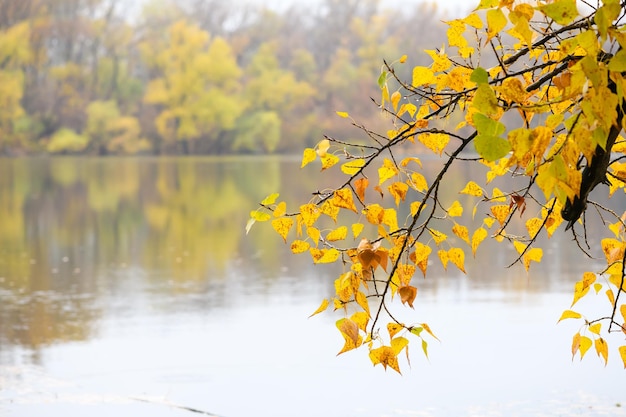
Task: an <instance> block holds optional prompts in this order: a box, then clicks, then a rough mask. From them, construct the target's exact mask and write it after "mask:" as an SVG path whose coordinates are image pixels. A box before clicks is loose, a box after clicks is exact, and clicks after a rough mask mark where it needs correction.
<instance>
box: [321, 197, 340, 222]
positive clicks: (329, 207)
mask: <svg viewBox="0 0 626 417" xmlns="http://www.w3.org/2000/svg"><path fill="white" fill-rule="evenodd" d="M319 210H320V213H321V214H325V215H327V216H328V217H330V218H331V219H333V220H334V221H335V222H336V221H337V216H338V215H339V207H337V206H335V205H334V204H333V202H332V200H326V201H324V203H323V204H322V206H321V207H320V208H319Z"/></svg>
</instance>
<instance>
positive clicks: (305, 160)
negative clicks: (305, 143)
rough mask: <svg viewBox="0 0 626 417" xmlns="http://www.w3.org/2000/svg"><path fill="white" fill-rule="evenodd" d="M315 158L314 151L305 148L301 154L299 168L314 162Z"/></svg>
mask: <svg viewBox="0 0 626 417" xmlns="http://www.w3.org/2000/svg"><path fill="white" fill-rule="evenodd" d="M315 158H317V153H316V152H315V149H312V148H305V149H304V152H303V153H302V164H301V165H300V168H304V167H305V166H307V165H308V164H310V163H311V162H313V161H315Z"/></svg>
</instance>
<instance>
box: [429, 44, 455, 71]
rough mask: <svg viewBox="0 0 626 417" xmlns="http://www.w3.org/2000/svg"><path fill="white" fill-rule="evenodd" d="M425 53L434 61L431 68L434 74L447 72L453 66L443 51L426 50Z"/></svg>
mask: <svg viewBox="0 0 626 417" xmlns="http://www.w3.org/2000/svg"><path fill="white" fill-rule="evenodd" d="M424 52H426V53H427V54H428V55H429V56H430V57H431V58H432V60H433V65H432V67H431V68H432V70H433V72H440V71H445V70H447V69H448V68H450V66H451V65H452V61H450V59H449V58H448V56H447V55H446V54H445V52H444V51H443V50H442V51H440V52H437V51H435V50H433V49H425V50H424Z"/></svg>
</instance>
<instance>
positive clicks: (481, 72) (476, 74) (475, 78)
mask: <svg viewBox="0 0 626 417" xmlns="http://www.w3.org/2000/svg"><path fill="white" fill-rule="evenodd" d="M470 81H472V82H475V83H476V84H485V83H488V82H489V74H488V73H487V70H485V69H484V68H482V67H478V68H476V69H475V70H474V71H472V75H470Z"/></svg>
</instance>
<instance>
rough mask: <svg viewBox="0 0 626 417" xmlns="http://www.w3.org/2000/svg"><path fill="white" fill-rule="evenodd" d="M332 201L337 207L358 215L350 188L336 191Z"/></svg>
mask: <svg viewBox="0 0 626 417" xmlns="http://www.w3.org/2000/svg"><path fill="white" fill-rule="evenodd" d="M331 201H332V203H333V204H334V205H335V206H337V207H340V208H345V209H348V210H352V211H353V212H355V213H358V212H357V210H356V206H355V205H354V200H353V199H352V191H350V189H349V188H342V189H340V190H337V191H335V194H334V195H333V198H332V200H331Z"/></svg>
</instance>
